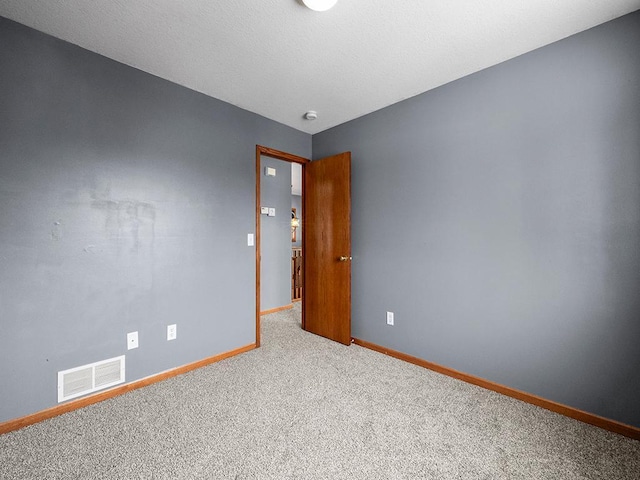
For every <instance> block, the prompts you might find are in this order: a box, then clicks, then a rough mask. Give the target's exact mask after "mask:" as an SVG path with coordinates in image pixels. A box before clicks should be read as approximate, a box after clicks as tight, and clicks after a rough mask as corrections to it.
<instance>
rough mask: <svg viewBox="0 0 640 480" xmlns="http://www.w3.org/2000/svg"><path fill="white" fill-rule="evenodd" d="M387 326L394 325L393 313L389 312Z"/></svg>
mask: <svg viewBox="0 0 640 480" xmlns="http://www.w3.org/2000/svg"><path fill="white" fill-rule="evenodd" d="M387 325H393V312H387Z"/></svg>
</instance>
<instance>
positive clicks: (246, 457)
mask: <svg viewBox="0 0 640 480" xmlns="http://www.w3.org/2000/svg"><path fill="white" fill-rule="evenodd" d="M262 323H263V337H262V340H263V347H262V348H260V349H258V350H255V351H252V352H248V353H246V354H243V355H240V356H237V357H234V358H231V359H228V360H225V361H222V362H219V363H217V364H214V365H211V366H208V367H205V368H202V369H200V370H197V371H193V372H190V373H188V374H185V375H182V376H179V377H176V378H173V379H170V380H167V381H165V382H161V383H158V384H155V385H152V386H150V387H147V388H144V389H141V390H136V391H134V392H131V393H129V394H126V395H123V396H121V397H118V398H114V399H112V400H108V401H105V402H102V403H100V404H96V405H93V406H90V407H87V408H84V409H82V410H78V411H75V412H72V413H69V414H66V415H63V416H60V417H57V418H54V419H51V420H48V421H45V422H42V423H40V424H38V425H34V426H31V427H28V428H25V429H22V430H20V431H16V432H12V433H10V434H7V435H3V436H0V478H2V479H12V480H13V479H15V480H17V479H238V480H240V479H536V480H542V479H572V480H574V479H607V480H614V479H616V480H625V479H629V480H638V479H640V442H638V441H634V440H630V439H628V438H625V437H622V436H619V435H616V434H613V433H609V432H606V431H604V430H601V429H598V428H596V427H592V426H590V425H586V424H583V423H580V422H577V421H575V420H572V419H569V418H565V417H562V416H560V415H557V414H554V413H551V412H548V411H546V410H543V409H540V408H537V407H534V406H531V405H528V404H525V403H522V402H519V401H517V400H514V399H511V398H508V397H504V396H501V395H499V394H497V393H493V392H490V391H487V390H484V389H482V388H479V387H475V386H472V385H468V384H465V383H463V382H460V381H457V380H454V379H451V378H448V377H445V376H443V375H440V374H437V373H434V372H431V371H428V370H425V369H423V368H420V367H416V366H414V365H409V364H406V363H404V362H401V361H398V360H395V359H392V358H389V357H386V356H383V355H380V354H377V353H375V352H371V351H369V350H366V349H363V348H360V347H357V346H353V345H352V346H349V347H346V346H342V345H339V344H336V343H333V342H330V341H328V340H325V339H323V338H320V337H317V336H314V335H311V334H308V333H306V332H304V331H302V330H301V329H300V327H299V311H298V309H296V310H292V311H287V312H280V313H277V314H272V315H269V316H265V317H263V322H262Z"/></svg>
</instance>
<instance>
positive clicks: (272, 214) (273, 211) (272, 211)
mask: <svg viewBox="0 0 640 480" xmlns="http://www.w3.org/2000/svg"><path fill="white" fill-rule="evenodd" d="M269 216H270V217H275V216H276V209H275V208H272V207H269Z"/></svg>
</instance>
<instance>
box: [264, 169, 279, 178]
mask: <svg viewBox="0 0 640 480" xmlns="http://www.w3.org/2000/svg"><path fill="white" fill-rule="evenodd" d="M264 174H265V175H266V176H267V177H275V176H276V169H275V168H273V167H265V169H264Z"/></svg>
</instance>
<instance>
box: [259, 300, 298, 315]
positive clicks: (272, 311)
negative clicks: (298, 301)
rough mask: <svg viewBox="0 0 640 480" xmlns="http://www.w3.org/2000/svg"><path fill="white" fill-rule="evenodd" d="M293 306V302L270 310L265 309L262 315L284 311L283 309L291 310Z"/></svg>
mask: <svg viewBox="0 0 640 480" xmlns="http://www.w3.org/2000/svg"><path fill="white" fill-rule="evenodd" d="M292 308H293V303H290V304H289V305H283V306H281V307H276V308H271V309H269V310H263V311H262V312H260V315H269V314H270V313H276V312H282V311H283V310H291V309H292Z"/></svg>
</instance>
